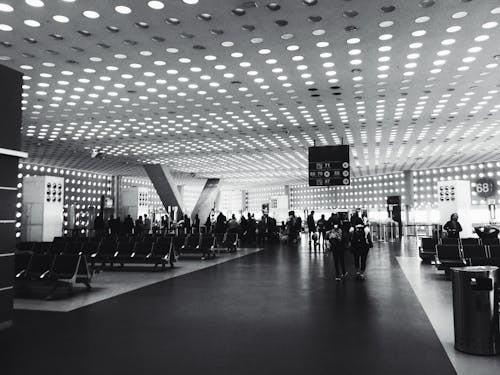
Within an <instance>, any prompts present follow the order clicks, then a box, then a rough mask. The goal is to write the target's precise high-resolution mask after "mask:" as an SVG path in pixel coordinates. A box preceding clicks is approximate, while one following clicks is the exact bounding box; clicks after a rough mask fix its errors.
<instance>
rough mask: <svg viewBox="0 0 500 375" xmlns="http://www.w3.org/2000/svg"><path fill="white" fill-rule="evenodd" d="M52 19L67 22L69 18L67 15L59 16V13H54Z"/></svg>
mask: <svg viewBox="0 0 500 375" xmlns="http://www.w3.org/2000/svg"><path fill="white" fill-rule="evenodd" d="M52 19H53V20H54V21H56V22H60V23H68V22H69V18H68V17H66V16H61V15H60V14H57V15H55V16H54V17H52Z"/></svg>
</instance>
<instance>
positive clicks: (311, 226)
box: [306, 211, 316, 246]
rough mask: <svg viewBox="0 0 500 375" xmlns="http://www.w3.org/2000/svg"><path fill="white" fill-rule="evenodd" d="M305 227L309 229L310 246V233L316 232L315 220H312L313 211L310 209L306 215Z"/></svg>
mask: <svg viewBox="0 0 500 375" xmlns="http://www.w3.org/2000/svg"><path fill="white" fill-rule="evenodd" d="M306 223H307V229H308V230H309V234H308V236H309V246H311V237H312V234H313V233H315V232H316V222H315V221H314V211H311V213H310V214H309V215H307V220H306Z"/></svg>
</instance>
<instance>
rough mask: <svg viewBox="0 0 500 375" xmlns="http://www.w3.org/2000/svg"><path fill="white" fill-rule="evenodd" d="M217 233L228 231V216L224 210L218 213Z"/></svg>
mask: <svg viewBox="0 0 500 375" xmlns="http://www.w3.org/2000/svg"><path fill="white" fill-rule="evenodd" d="M215 233H226V217H225V216H224V214H223V213H222V212H219V215H217V221H216V222H215Z"/></svg>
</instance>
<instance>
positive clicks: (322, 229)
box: [318, 215, 326, 249]
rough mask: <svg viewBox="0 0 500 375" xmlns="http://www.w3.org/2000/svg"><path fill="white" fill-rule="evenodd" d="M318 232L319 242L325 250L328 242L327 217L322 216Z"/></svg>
mask: <svg viewBox="0 0 500 375" xmlns="http://www.w3.org/2000/svg"><path fill="white" fill-rule="evenodd" d="M318 232H319V237H318V240H319V242H320V244H321V243H322V244H323V249H324V248H325V242H326V220H325V215H321V218H320V219H319V220H318Z"/></svg>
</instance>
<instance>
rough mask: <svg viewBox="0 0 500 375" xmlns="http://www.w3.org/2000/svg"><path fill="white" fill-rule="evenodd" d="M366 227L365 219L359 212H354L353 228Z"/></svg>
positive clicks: (352, 216) (352, 218)
mask: <svg viewBox="0 0 500 375" xmlns="http://www.w3.org/2000/svg"><path fill="white" fill-rule="evenodd" d="M359 224H361V225H364V223H363V219H361V218H360V217H359V214H358V212H357V211H354V213H353V214H352V215H351V227H352V228H356V225H359Z"/></svg>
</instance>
